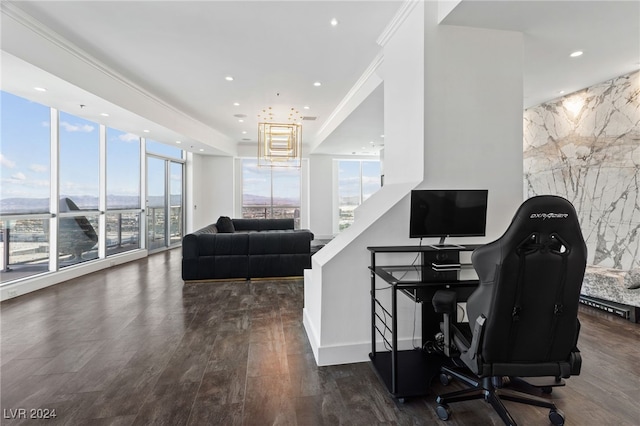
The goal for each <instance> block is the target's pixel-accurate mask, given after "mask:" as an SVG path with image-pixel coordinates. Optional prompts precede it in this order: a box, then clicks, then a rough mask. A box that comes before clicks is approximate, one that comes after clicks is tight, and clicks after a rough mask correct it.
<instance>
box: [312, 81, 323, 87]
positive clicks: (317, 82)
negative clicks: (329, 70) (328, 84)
mask: <svg viewBox="0 0 640 426" xmlns="http://www.w3.org/2000/svg"><path fill="white" fill-rule="evenodd" d="M313 85H314V86H316V87H320V86H322V83H320V82H319V81H316V82H315V83H313Z"/></svg>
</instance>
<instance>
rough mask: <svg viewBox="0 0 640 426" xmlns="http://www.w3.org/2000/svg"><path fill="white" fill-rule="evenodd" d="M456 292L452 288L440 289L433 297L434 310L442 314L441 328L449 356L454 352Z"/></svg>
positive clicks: (445, 351)
mask: <svg viewBox="0 0 640 426" xmlns="http://www.w3.org/2000/svg"><path fill="white" fill-rule="evenodd" d="M456 299H457V296H456V292H455V291H452V290H438V291H436V292H435V294H434V295H433V298H432V299H431V304H432V305H433V310H434V311H435V312H436V313H438V314H442V324H441V325H440V329H441V330H442V333H443V335H444V336H443V338H444V342H443V343H444V347H443V351H444V354H445V355H446V356H448V357H450V356H451V354H452V348H451V343H452V342H451V315H453V314H454V313H455V312H456Z"/></svg>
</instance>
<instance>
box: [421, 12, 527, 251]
mask: <svg viewBox="0 0 640 426" xmlns="http://www.w3.org/2000/svg"><path fill="white" fill-rule="evenodd" d="M427 8H430V9H434V5H433V4H429V3H427ZM425 19H426V20H427V21H428V23H427V24H426V25H425V61H426V63H427V66H426V72H425V76H424V80H425V95H424V99H425V122H424V129H425V136H424V138H425V144H424V182H423V184H422V185H421V187H429V188H435V189H438V188H471V189H475V188H478V189H489V206H488V213H487V217H488V220H487V238H486V239H485V240H492V239H494V238H496V237H498V236H500V235H501V234H502V232H503V231H504V230H505V224H508V223H509V222H510V221H511V218H512V216H513V213H514V212H515V210H516V209H517V207H518V206H519V205H520V203H521V202H522V200H523V194H522V173H523V168H522V167H523V166H522V91H523V83H522V61H523V59H522V34H520V33H516V32H508V31H495V30H485V29H478V28H465V27H454V26H446V25H437V22H436V19H435V18H434V14H433V13H429V12H427V14H426V15H425ZM454 242H455V240H454Z"/></svg>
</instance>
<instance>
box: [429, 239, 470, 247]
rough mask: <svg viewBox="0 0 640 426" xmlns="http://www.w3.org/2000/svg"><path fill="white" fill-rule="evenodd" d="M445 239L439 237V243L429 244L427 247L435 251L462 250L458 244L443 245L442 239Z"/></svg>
mask: <svg viewBox="0 0 640 426" xmlns="http://www.w3.org/2000/svg"><path fill="white" fill-rule="evenodd" d="M445 238H446V237H440V241H439V242H438V244H430V245H429V247H431V248H434V249H436V250H450V249H463V248H464V246H460V245H458V244H445V243H444V239H445Z"/></svg>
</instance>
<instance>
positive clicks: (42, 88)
mask: <svg viewBox="0 0 640 426" xmlns="http://www.w3.org/2000/svg"><path fill="white" fill-rule="evenodd" d="M33 90H37V91H38V92H46V91H47V89H45V88H44V87H34V88H33Z"/></svg>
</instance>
